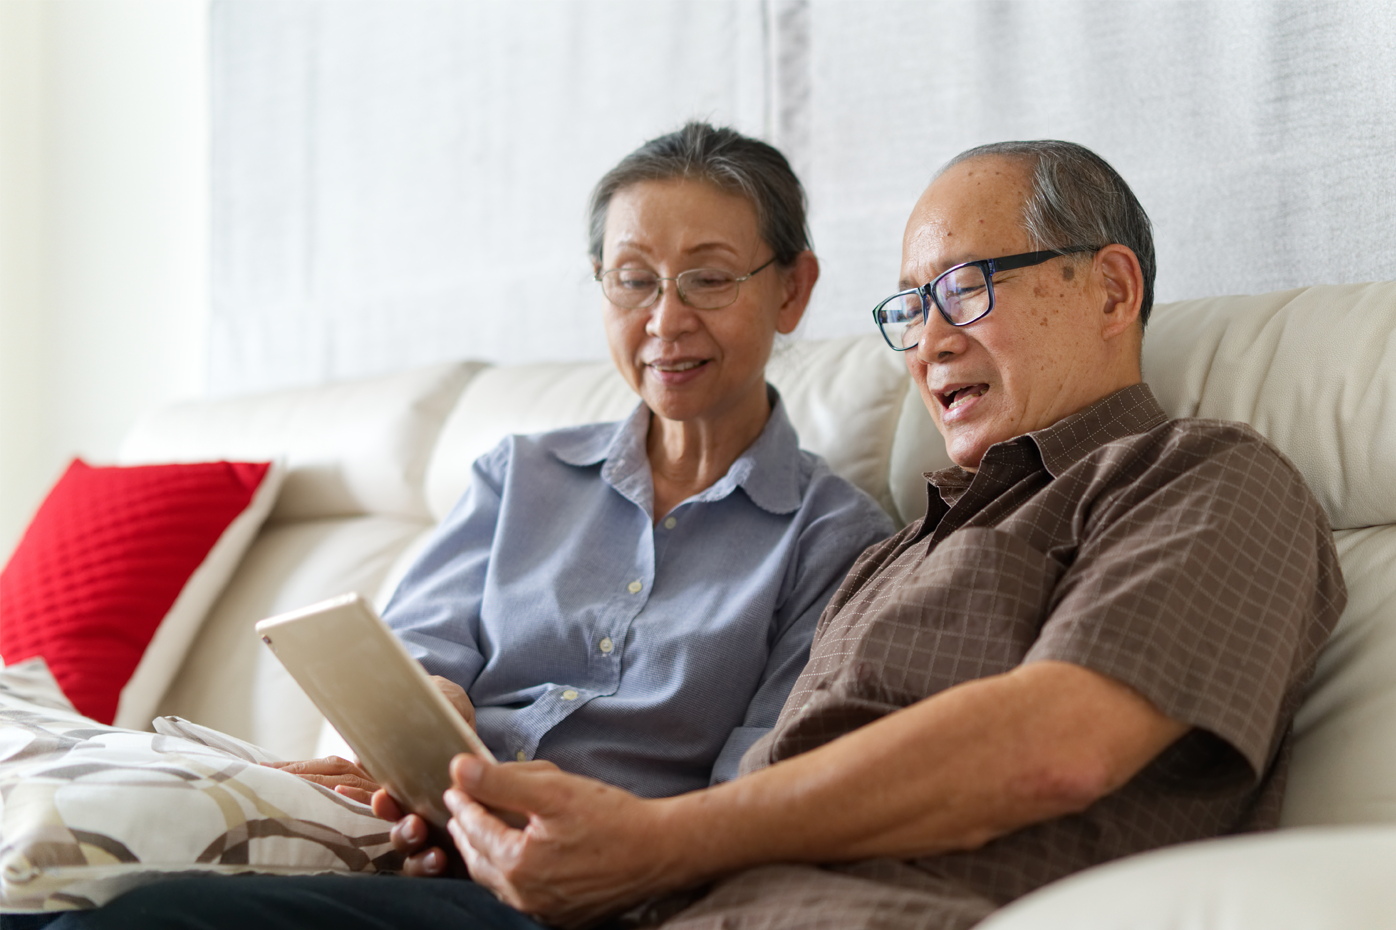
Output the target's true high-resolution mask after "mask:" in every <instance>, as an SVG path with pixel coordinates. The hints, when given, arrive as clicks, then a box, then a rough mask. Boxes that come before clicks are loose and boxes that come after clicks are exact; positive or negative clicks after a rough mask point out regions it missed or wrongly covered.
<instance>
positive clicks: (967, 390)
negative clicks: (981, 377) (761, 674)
mask: <svg viewBox="0 0 1396 930" xmlns="http://www.w3.org/2000/svg"><path fill="white" fill-rule="evenodd" d="M988 390H989V385H987V384H965V385H961V386H960V387H952V388H949V389H948V390H944V391H936V397H937V398H938V399H939V400H940V404H941V406H942V407H944V408H945V409H946V410H954V409H955V408H956V407H958V406H959V405H960V404H963V403H965V402H966V401H968V400H969V399H970V398H972V397H981V396H983V395H984V393H985V392H987V391H988Z"/></svg>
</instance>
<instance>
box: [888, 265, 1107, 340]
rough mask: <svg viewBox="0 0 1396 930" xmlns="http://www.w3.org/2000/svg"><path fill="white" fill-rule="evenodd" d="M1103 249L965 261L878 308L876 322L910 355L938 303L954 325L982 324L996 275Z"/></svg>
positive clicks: (989, 307)
mask: <svg viewBox="0 0 1396 930" xmlns="http://www.w3.org/2000/svg"><path fill="white" fill-rule="evenodd" d="M1098 251H1100V249H1099V248H1098V247H1096V246H1089V245H1072V246H1067V247H1066V248H1064V249H1046V250H1044V251H1041V252H1024V253H1022V254H1020V255H1005V256H1004V257H1003V258H984V259H980V260H979V261H974V262H965V263H964V264H962V265H956V266H955V267H954V268H951V269H950V270H949V271H946V272H944V273H943V274H940V275H937V276H936V279H935V280H934V281H932V282H931V283H930V284H923V285H921V286H920V287H913V288H911V289H910V290H906V291H901V292H900V293H896V294H893V295H892V296H891V297H888V298H887V299H886V300H884V301H882V303H880V304H878V305H877V306H876V307H874V308H873V319H874V320H876V321H877V327H878V329H880V330H882V338H883V339H886V340H887V344H888V345H889V346H891V347H892V348H893V349H896V350H897V351H898V352H905V351H907V350H908V349H914V348H916V346H917V345H918V344H919V343H920V342H921V334H922V333H923V332H925V330H926V323H927V319H928V315H929V313H930V311H931V308H930V305H931V303H935V306H936V309H937V310H939V311H940V315H941V316H942V317H944V319H945V322H947V323H949V324H950V325H951V326H968V325H969V324H971V323H973V322H975V321H976V320H982V319H983V318H984V317H986V316H988V315H989V311H990V310H992V309H994V275H995V274H997V273H998V272H1000V271H1011V270H1012V269H1014V268H1030V267H1032V266H1033V265H1040V264H1042V263H1043V262H1046V261H1051V260H1052V259H1054V258H1058V257H1060V256H1062V255H1071V254H1073V253H1076V252H1098Z"/></svg>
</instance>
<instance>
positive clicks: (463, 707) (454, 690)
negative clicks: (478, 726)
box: [431, 675, 475, 730]
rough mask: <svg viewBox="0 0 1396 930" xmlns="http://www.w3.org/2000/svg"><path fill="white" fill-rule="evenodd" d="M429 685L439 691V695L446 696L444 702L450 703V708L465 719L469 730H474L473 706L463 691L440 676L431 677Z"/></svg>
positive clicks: (452, 682)
mask: <svg viewBox="0 0 1396 930" xmlns="http://www.w3.org/2000/svg"><path fill="white" fill-rule="evenodd" d="M431 683H432V684H434V685H436V687H438V688H440V689H441V693H442V694H444V695H446V700H448V701H450V702H451V706H452V707H454V708H455V709H456V711H457V712H458V713H459V714H460V715H461V716H462V717H464V718H465V722H466V723H468V724H470V728H471V729H472V730H473V729H475V705H474V704H472V703H470V697H469V696H468V695H467V694H466V693H465V689H464V688H462V687H461V686H460V685H458V684H456V683H455V682H454V681H452V680H451V679H449V678H442V677H441V676H440V675H432V676H431Z"/></svg>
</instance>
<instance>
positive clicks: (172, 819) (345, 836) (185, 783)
mask: <svg viewBox="0 0 1396 930" xmlns="http://www.w3.org/2000/svg"><path fill="white" fill-rule="evenodd" d="M159 726H160V729H162V730H164V731H165V732H164V733H143V732H137V731H133V730H121V729H117V728H115V727H109V726H103V725H102V724H99V723H96V722H94V721H92V720H90V719H88V718H86V717H83V716H81V715H79V714H78V713H77V712H76V711H74V710H73V709H72V706H71V705H70V704H69V703H68V702H67V700H66V699H65V698H64V697H63V693H62V691H61V690H60V689H59V688H58V685H57V683H56V682H55V681H54V680H53V676H52V675H50V674H49V671H48V668H47V666H46V665H45V664H44V662H43V660H42V659H33V660H30V661H28V662H24V663H20V664H18V665H13V666H10V667H8V668H6V669H4V670H3V671H0V911H10V912H14V911H43V910H50V911H51V910H69V909H77V908H89V907H97V906H100V905H102V904H104V903H106V902H107V901H110V900H111V899H112V898H114V897H116V896H117V895H120V894H122V893H123V892H125V891H128V890H130V889H132V888H135V887H136V886H138V885H143V884H147V883H149V882H153V881H158V880H159V879H160V878H161V877H164V876H168V875H170V874H172V873H195V872H197V873H205V874H206V873H219V874H234V873H239V872H263V873H274V874H306V873H314V872H382V871H395V870H397V869H398V868H399V867H400V865H401V858H400V857H399V856H398V854H397V853H396V852H395V851H394V850H393V848H392V844H391V842H390V841H389V838H388V830H389V824H387V823H385V822H384V821H382V820H379V819H378V818H377V817H374V816H373V814H372V812H371V811H370V810H369V809H368V808H367V807H365V806H364V805H362V804H358V803H356V802H354V801H351V800H349V799H348V798H345V797H343V796H341V795H338V794H335V793H334V792H333V791H330V790H328V789H325V788H322V787H320V786H319V785H315V784H312V783H310V782H308V781H304V780H302V779H300V778H297V777H296V776H294V775H289V774H287V773H285V772H281V771H279V770H277V769H272V768H267V767H265V766H262V765H258V764H257V762H258V761H263V760H269V759H270V758H271V757H270V756H268V755H267V754H266V753H265V752H264V751H262V750H259V749H257V748H256V747H253V746H249V745H248V744H245V743H242V742H241V741H240V740H236V739H234V738H232V737H229V736H226V735H224V734H220V733H217V732H215V731H209V730H205V729H204V728H202V727H197V726H194V725H192V724H188V723H186V722H184V721H180V720H178V719H177V718H170V719H169V720H165V719H162V720H161V721H160V724H159ZM167 734H182V735H167ZM190 737H192V738H190Z"/></svg>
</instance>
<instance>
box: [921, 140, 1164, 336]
mask: <svg viewBox="0 0 1396 930" xmlns="http://www.w3.org/2000/svg"><path fill="white" fill-rule="evenodd" d="M990 156H998V157H1000V158H1009V159H1015V160H1022V161H1027V162H1030V163H1031V164H1032V166H1033V171H1032V192H1031V193H1030V194H1029V195H1028V198H1027V200H1026V202H1024V204H1023V228H1024V229H1025V230H1026V232H1027V234H1028V240H1029V242H1031V244H1032V247H1033V248H1034V249H1062V248H1066V247H1068V246H1073V245H1089V246H1094V247H1096V248H1101V247H1103V246H1107V245H1111V244H1113V243H1119V244H1120V245H1123V246H1125V247H1127V248H1129V249H1130V250H1131V251H1132V252H1134V255H1135V257H1136V258H1138V259H1139V267H1140V269H1141V270H1142V271H1143V272H1144V300H1143V302H1142V303H1141V304H1140V306H1139V324H1140V325H1141V326H1144V325H1147V324H1148V322H1149V311H1151V310H1152V309H1153V307H1154V274H1155V273H1156V271H1157V268H1158V265H1157V261H1156V259H1155V258H1154V233H1153V224H1152V223H1150V222H1149V215H1148V214H1147V213H1145V212H1144V207H1143V206H1142V205H1141V204H1140V203H1139V199H1138V198H1137V197H1135V196H1134V191H1132V190H1130V189H1129V185H1128V184H1126V183H1125V179H1124V178H1122V177H1120V174H1119V172H1117V171H1116V170H1115V169H1114V168H1112V167H1110V165H1109V163H1108V162H1106V160H1105V159H1103V158H1101V157H1100V156H1099V155H1097V154H1096V153H1095V152H1092V151H1091V150H1090V149H1088V148H1086V147H1085V146H1084V145H1077V144H1076V143H1075V142H1060V141H1057V140H1055V139H1043V140H1039V141H1033V142H995V143H992V144H990V145H981V146H978V147H977V148H972V149H970V150H969V151H966V152H961V153H960V154H959V155H956V156H955V157H954V158H952V159H950V161H948V162H946V164H945V167H944V168H941V169H940V171H939V172H937V173H936V176H937V177H939V176H940V175H941V174H943V173H945V171H946V170H948V169H949V168H950V167H951V166H953V165H958V164H960V163H961V162H965V161H971V160H973V159H976V158H986V157H990Z"/></svg>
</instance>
